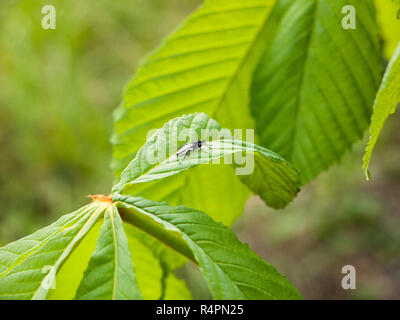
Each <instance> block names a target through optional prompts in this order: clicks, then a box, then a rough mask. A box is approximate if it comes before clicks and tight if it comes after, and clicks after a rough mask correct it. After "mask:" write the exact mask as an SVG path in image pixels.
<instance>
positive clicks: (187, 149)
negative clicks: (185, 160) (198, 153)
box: [175, 143, 192, 155]
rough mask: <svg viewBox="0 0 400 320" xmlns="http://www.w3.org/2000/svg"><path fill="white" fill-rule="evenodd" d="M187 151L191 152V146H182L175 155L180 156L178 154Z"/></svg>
mask: <svg viewBox="0 0 400 320" xmlns="http://www.w3.org/2000/svg"><path fill="white" fill-rule="evenodd" d="M189 150H192V144H187V143H186V144H184V145H183V146H181V147H180V148H179V149H178V151H177V152H176V153H175V154H176V155H180V154H183V153H186V152H187V151H189Z"/></svg>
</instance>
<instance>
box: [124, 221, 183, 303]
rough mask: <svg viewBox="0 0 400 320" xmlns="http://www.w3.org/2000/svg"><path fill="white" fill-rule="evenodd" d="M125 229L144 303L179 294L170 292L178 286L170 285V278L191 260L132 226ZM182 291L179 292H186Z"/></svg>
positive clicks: (128, 225)
mask: <svg viewBox="0 0 400 320" xmlns="http://www.w3.org/2000/svg"><path fill="white" fill-rule="evenodd" d="M124 229H125V232H126V235H127V237H128V243H129V249H130V251H131V256H132V260H133V264H134V266H135V271H136V279H137V282H138V285H139V289H140V292H141V293H142V295H143V299H151V300H155V299H164V298H165V295H166V291H171V290H172V292H175V289H174V288H168V287H169V286H171V285H172V286H174V285H175V282H173V281H172V283H167V279H168V276H169V275H170V274H171V270H173V269H176V268H177V267H179V266H181V265H183V264H184V263H185V262H187V259H185V258H184V257H183V256H181V255H179V254H178V253H177V252H176V251H173V250H172V249H171V248H169V247H167V246H165V245H163V244H162V243H161V242H159V241H157V240H156V239H154V238H153V237H150V236H149V235H148V234H147V233H145V232H143V231H141V230H139V229H137V228H135V227H134V226H132V225H131V224H128V223H124ZM149 266H151V268H149ZM181 289H182V290H180V291H179V292H181V291H182V292H183V291H184V289H183V288H181Z"/></svg>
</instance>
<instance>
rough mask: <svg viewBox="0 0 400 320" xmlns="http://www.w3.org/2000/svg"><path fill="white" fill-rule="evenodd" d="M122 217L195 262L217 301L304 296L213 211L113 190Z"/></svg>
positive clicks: (296, 297) (114, 199) (297, 297)
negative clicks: (118, 192)
mask: <svg viewBox="0 0 400 320" xmlns="http://www.w3.org/2000/svg"><path fill="white" fill-rule="evenodd" d="M113 201H116V204H115V205H116V206H117V207H118V209H119V211H120V213H121V215H122V217H123V219H124V220H125V221H127V222H129V223H132V224H133V225H135V226H137V227H139V228H141V229H143V230H145V231H147V232H149V233H151V234H152V235H153V236H155V237H157V238H158V239H159V240H160V241H162V242H164V243H167V244H168V245H169V246H171V247H172V248H174V249H176V250H178V251H180V252H182V253H184V254H185V255H186V256H188V257H191V259H192V260H194V261H196V262H197V263H198V265H199V267H200V270H201V272H202V273H203V275H204V277H205V278H206V280H207V282H208V285H209V288H210V291H211V294H212V295H213V297H214V298H215V299H299V298H301V296H300V294H299V293H298V291H297V290H296V289H295V288H294V287H293V286H292V285H291V284H290V283H289V282H288V281H287V280H286V278H285V277H283V276H282V275H280V274H279V273H278V272H277V271H276V270H275V269H274V268H273V267H272V266H270V265H269V264H268V263H266V262H265V261H264V260H262V259H261V258H260V257H258V256H257V255H256V254H255V253H254V252H253V251H251V250H250V249H249V247H248V245H245V244H243V243H241V242H239V241H238V239H237V238H236V236H235V234H234V233H233V232H232V231H230V230H229V229H228V228H226V227H225V226H223V225H222V224H221V223H218V222H215V221H213V220H212V219H211V218H210V217H209V216H208V215H206V214H204V213H202V212H200V211H197V210H194V209H190V208H186V207H183V206H180V207H171V206H168V205H167V204H166V203H159V202H154V201H149V200H146V199H143V198H139V197H131V196H122V195H119V194H114V196H113Z"/></svg>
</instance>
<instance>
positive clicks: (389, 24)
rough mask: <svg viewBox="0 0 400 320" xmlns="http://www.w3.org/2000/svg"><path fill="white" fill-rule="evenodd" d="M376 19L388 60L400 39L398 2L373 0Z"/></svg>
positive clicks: (399, 3) (399, 6) (399, 7)
mask: <svg viewBox="0 0 400 320" xmlns="http://www.w3.org/2000/svg"><path fill="white" fill-rule="evenodd" d="M375 7H376V19H377V21H378V24H379V29H380V33H381V36H382V39H383V51H384V54H385V57H386V58H387V59H388V60H389V59H390V57H391V56H392V55H393V53H394V52H395V50H396V47H397V44H398V43H399V41H400V19H399V18H400V2H399V1H397V0H375Z"/></svg>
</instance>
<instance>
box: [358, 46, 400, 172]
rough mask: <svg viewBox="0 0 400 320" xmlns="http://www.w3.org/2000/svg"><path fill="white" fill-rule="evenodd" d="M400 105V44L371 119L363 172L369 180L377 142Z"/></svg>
mask: <svg viewBox="0 0 400 320" xmlns="http://www.w3.org/2000/svg"><path fill="white" fill-rule="evenodd" d="M399 103H400V43H399V45H398V47H397V50H396V51H395V53H394V55H393V57H392V59H391V60H390V63H389V65H388V67H387V69H386V72H385V75H384V77H383V80H382V83H381V86H380V88H379V91H378V94H377V96H376V100H375V105H374V112H373V114H372V118H371V127H370V139H369V141H368V145H367V148H366V149H365V155H364V158H363V170H364V173H365V176H366V177H367V179H369V172H368V165H369V162H370V160H371V156H372V152H373V150H374V147H375V144H376V141H377V140H378V138H379V135H380V133H381V131H382V128H383V125H384V124H385V122H386V120H387V118H388V117H389V116H390V115H391V114H393V113H394V112H395V111H396V108H397V106H398V105H399Z"/></svg>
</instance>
